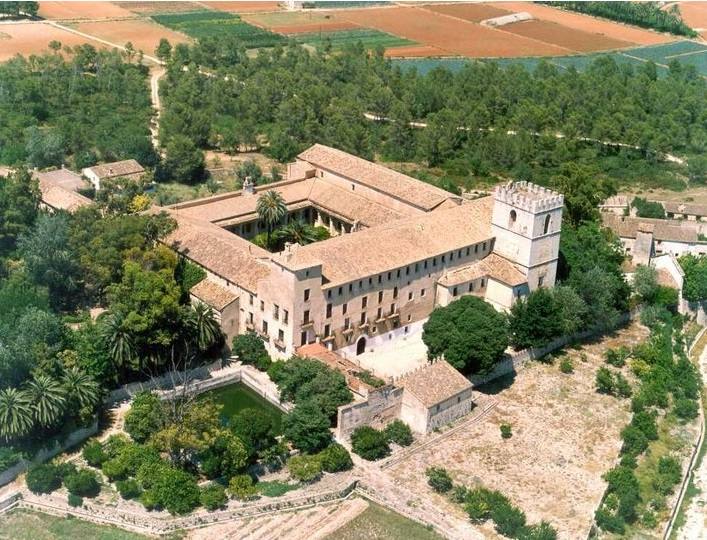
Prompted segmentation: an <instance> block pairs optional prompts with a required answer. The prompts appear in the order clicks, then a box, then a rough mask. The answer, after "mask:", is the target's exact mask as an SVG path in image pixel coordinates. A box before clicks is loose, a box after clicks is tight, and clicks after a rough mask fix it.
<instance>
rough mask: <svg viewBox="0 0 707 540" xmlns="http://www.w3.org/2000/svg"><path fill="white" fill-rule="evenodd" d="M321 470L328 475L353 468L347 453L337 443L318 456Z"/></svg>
mask: <svg viewBox="0 0 707 540" xmlns="http://www.w3.org/2000/svg"><path fill="white" fill-rule="evenodd" d="M318 456H319V459H320V460H321V462H322V469H324V470H325V471H326V472H329V473H335V472H340V471H348V470H349V469H351V468H352V467H353V461H351V455H350V454H349V451H348V450H346V448H344V447H343V446H341V445H340V444H338V443H334V444H331V445H329V446H328V447H326V448H325V449H324V450H322V451H321V452H320V453H319V454H318Z"/></svg>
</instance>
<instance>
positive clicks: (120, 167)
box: [87, 159, 145, 179]
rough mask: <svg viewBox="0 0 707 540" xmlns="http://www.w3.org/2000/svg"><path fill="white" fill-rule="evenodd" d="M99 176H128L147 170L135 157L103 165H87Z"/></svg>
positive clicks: (101, 177)
mask: <svg viewBox="0 0 707 540" xmlns="http://www.w3.org/2000/svg"><path fill="white" fill-rule="evenodd" d="M87 170H89V171H91V172H92V173H93V174H95V175H96V176H97V177H98V178H100V179H104V178H115V177H118V176H128V175H131V174H142V173H144V172H145V169H143V167H142V165H140V164H139V163H138V162H137V161H135V160H134V159H126V160H123V161H114V162H113V163H103V164H102V165H94V166H93V167H87Z"/></svg>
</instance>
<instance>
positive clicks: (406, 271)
mask: <svg viewBox="0 0 707 540" xmlns="http://www.w3.org/2000/svg"><path fill="white" fill-rule="evenodd" d="M405 275H406V276H409V275H410V267H409V266H406V267H405Z"/></svg>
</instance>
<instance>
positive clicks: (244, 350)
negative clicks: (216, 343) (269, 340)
mask: <svg viewBox="0 0 707 540" xmlns="http://www.w3.org/2000/svg"><path fill="white" fill-rule="evenodd" d="M231 353H232V354H233V355H234V356H237V357H238V359H239V360H240V361H241V362H243V363H244V364H252V365H253V366H255V367H256V369H259V370H260V371H267V370H268V368H270V365H271V364H272V360H271V358H270V355H269V354H268V351H267V349H266V348H265V342H264V341H263V339H262V338H261V337H260V336H259V335H258V334H256V333H255V332H246V333H245V334H239V335H237V336H235V337H234V338H233V342H232V344H231Z"/></svg>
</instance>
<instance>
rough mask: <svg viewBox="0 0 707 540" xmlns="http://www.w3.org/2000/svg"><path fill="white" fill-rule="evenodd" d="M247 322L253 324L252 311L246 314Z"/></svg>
mask: <svg viewBox="0 0 707 540" xmlns="http://www.w3.org/2000/svg"><path fill="white" fill-rule="evenodd" d="M248 322H249V323H250V324H253V312H252V311H251V312H250V313H248Z"/></svg>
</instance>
